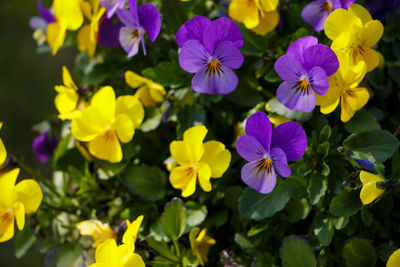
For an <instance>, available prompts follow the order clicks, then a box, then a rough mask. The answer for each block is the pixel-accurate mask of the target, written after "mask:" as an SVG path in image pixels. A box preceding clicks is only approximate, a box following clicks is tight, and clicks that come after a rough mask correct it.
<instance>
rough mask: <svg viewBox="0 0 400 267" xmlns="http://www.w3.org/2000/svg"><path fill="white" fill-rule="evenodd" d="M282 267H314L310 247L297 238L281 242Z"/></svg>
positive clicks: (313, 257)
mask: <svg viewBox="0 0 400 267" xmlns="http://www.w3.org/2000/svg"><path fill="white" fill-rule="evenodd" d="M281 258H282V266H283V267H316V266H317V261H316V259H315V255H314V252H313V251H312V250H311V248H310V246H309V245H308V244H307V243H306V242H305V241H304V240H303V239H301V238H300V237H298V236H294V235H293V236H289V237H286V238H285V239H284V240H283V245H282V248H281Z"/></svg>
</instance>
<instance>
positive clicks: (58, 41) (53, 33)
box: [46, 22, 67, 56]
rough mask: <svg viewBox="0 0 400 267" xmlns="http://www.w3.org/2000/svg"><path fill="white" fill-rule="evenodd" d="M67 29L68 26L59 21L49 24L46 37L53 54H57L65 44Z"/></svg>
mask: <svg viewBox="0 0 400 267" xmlns="http://www.w3.org/2000/svg"><path fill="white" fill-rule="evenodd" d="M66 30H67V28H66V26H65V25H64V24H61V23H59V22H52V23H50V24H49V25H48V26H47V30H46V39H47V43H48V44H49V46H50V47H51V53H52V55H53V56H54V55H55V54H57V52H58V50H59V49H60V48H61V46H62V45H63V44H64V40H65V34H66Z"/></svg>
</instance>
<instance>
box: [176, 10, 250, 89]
mask: <svg viewBox="0 0 400 267" xmlns="http://www.w3.org/2000/svg"><path fill="white" fill-rule="evenodd" d="M176 41H177V43H178V45H179V47H181V48H182V49H181V52H180V53H179V64H180V66H181V67H182V69H184V70H185V71H187V72H190V73H196V74H195V75H194V77H193V79H192V88H193V90H194V91H196V92H199V93H205V94H215V93H218V94H229V93H230V92H232V91H233V90H235V88H236V86H237V84H238V77H237V76H236V74H235V73H234V72H233V71H232V70H231V69H238V68H240V66H241V65H242V64H243V55H242V53H241V52H240V50H239V48H240V47H242V45H243V39H242V34H241V32H240V29H239V27H238V26H237V25H236V24H235V23H234V22H233V21H232V20H231V19H228V18H219V19H216V20H214V21H212V22H211V21H210V20H209V19H208V18H206V17H200V16H197V17H194V18H192V19H191V20H189V21H187V22H186V23H185V24H184V25H182V26H181V28H180V29H179V31H178V33H177V34H176Z"/></svg>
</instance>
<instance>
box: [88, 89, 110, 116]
mask: <svg viewBox="0 0 400 267" xmlns="http://www.w3.org/2000/svg"><path fill="white" fill-rule="evenodd" d="M90 106H91V107H93V108H95V109H96V111H97V112H98V116H100V117H101V118H102V119H104V120H105V121H107V122H109V123H113V122H114V120H115V112H116V108H115V107H116V100H115V92H114V89H113V88H112V87H111V86H104V87H102V88H101V89H100V90H99V91H98V92H97V93H95V94H94V96H93V97H92V101H91V102H90Z"/></svg>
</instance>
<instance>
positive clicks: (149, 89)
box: [125, 70, 167, 107]
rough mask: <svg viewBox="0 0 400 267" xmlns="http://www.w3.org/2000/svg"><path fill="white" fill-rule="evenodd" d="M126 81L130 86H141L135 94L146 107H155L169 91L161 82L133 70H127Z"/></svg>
mask: <svg viewBox="0 0 400 267" xmlns="http://www.w3.org/2000/svg"><path fill="white" fill-rule="evenodd" d="M125 81H126V83H127V84H128V85H129V86H130V87H132V88H139V89H138V90H137V91H136V94H135V96H137V97H138V98H139V99H140V101H141V102H142V103H143V105H144V106H145V107H155V106H156V104H157V103H158V102H161V101H163V100H164V96H165V94H166V93H167V92H166V91H165V88H164V87H163V86H162V85H161V84H158V83H155V82H153V81H151V80H149V79H146V78H144V77H142V76H140V75H139V74H137V73H135V72H133V71H129V70H128V71H127V72H125Z"/></svg>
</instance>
